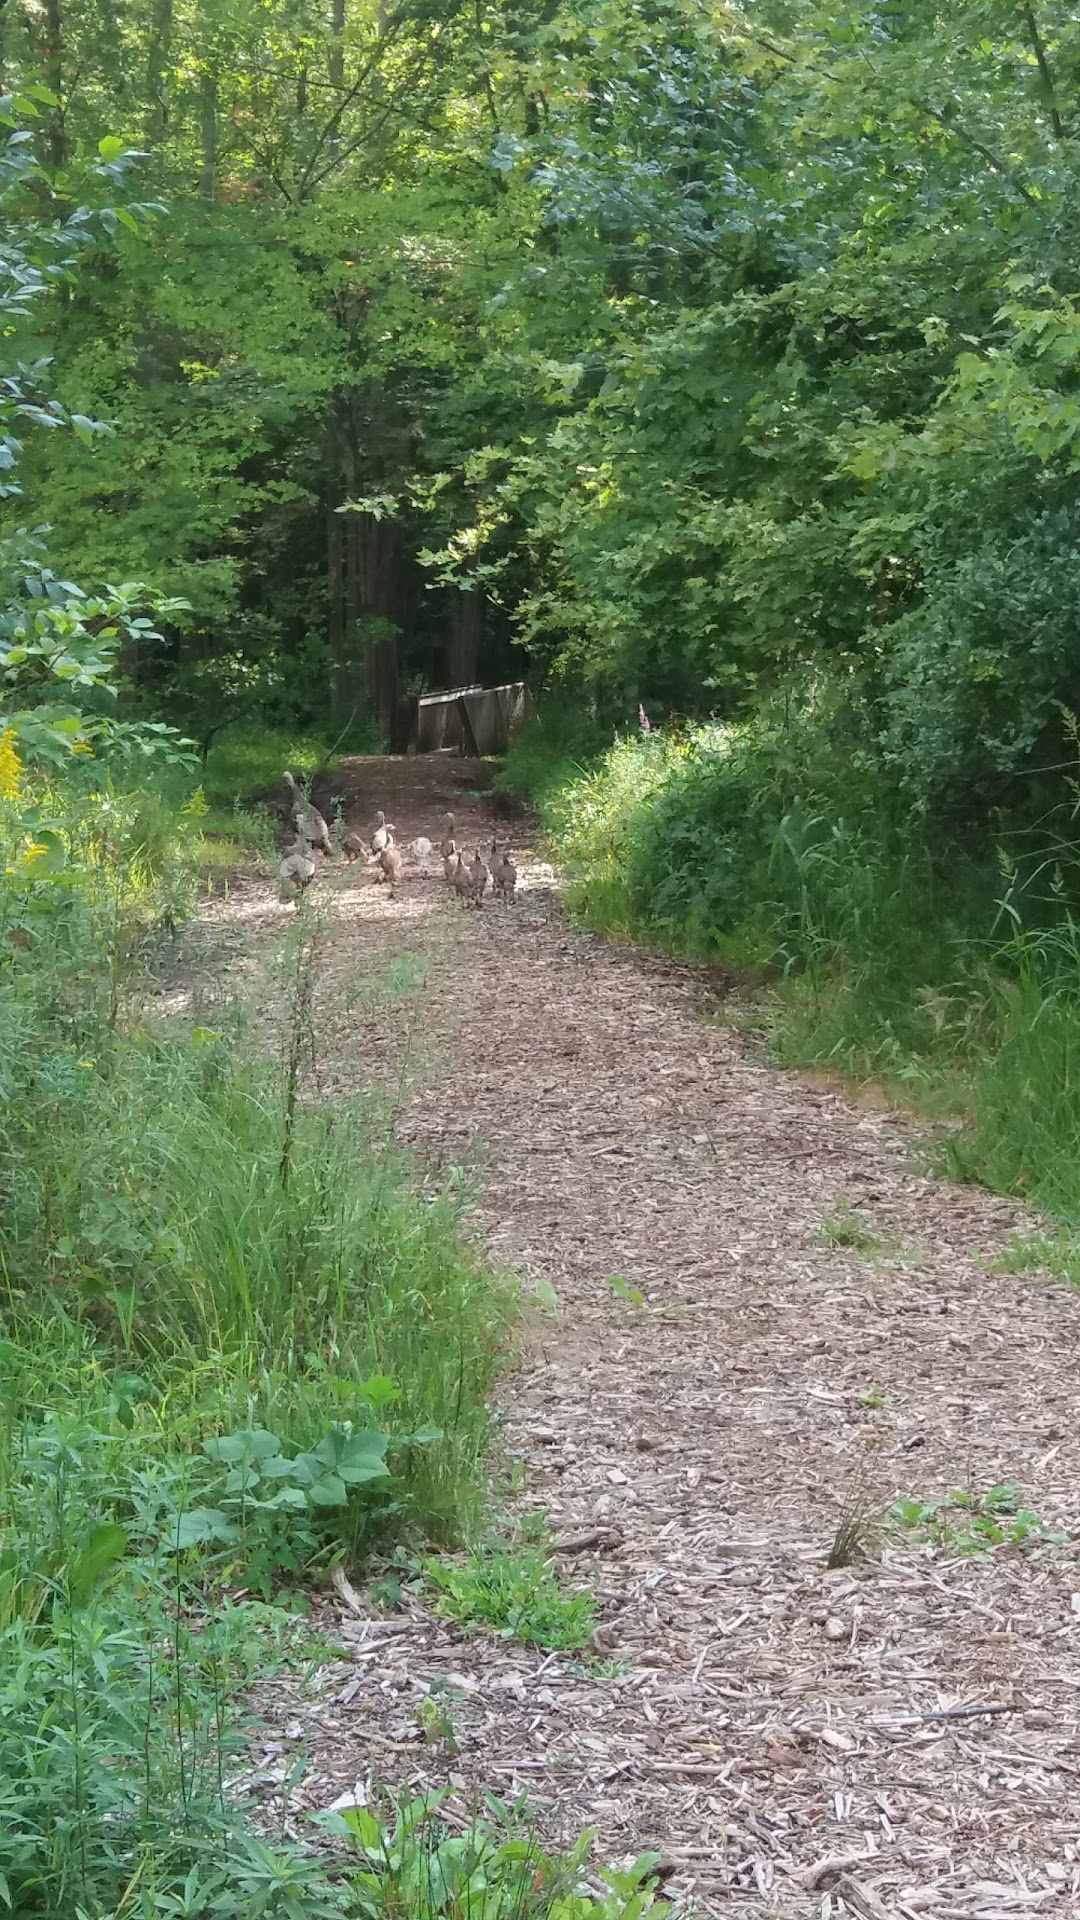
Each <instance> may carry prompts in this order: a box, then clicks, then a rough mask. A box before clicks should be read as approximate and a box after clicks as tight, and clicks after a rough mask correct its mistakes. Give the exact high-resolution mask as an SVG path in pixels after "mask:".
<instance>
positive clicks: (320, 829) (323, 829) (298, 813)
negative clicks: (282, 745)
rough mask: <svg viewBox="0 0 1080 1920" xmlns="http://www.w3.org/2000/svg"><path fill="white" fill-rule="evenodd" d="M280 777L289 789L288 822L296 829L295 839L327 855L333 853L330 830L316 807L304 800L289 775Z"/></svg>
mask: <svg viewBox="0 0 1080 1920" xmlns="http://www.w3.org/2000/svg"><path fill="white" fill-rule="evenodd" d="M281 777H282V779H283V780H284V782H285V785H286V786H287V787H288V789H289V800H288V808H289V820H290V822H291V824H292V825H293V826H294V827H295V828H296V837H297V839H298V840H303V841H306V842H307V844H308V846H310V847H319V848H320V849H321V851H322V852H323V853H325V854H328V855H329V854H330V853H331V852H332V851H333V848H332V846H331V842H330V829H329V827H328V826H327V824H326V821H325V820H324V819H323V817H322V814H321V813H320V812H319V809H318V807H313V806H312V805H311V804H310V802H309V801H307V800H305V799H304V796H303V794H302V793H301V791H300V788H299V787H298V786H297V784H296V781H295V780H294V779H293V776H292V774H291V773H285V774H282V776H281Z"/></svg>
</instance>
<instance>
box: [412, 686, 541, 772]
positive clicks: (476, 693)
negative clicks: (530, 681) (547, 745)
mask: <svg viewBox="0 0 1080 1920" xmlns="http://www.w3.org/2000/svg"><path fill="white" fill-rule="evenodd" d="M529 706H530V700H529V690H528V688H527V687H526V685H525V682H524V680H512V681H510V682H508V684H507V685H506V686H503V687H454V688H452V689H451V690H450V691H449V692H447V693H422V694H421V695H420V698H419V699H418V700H417V702H416V715H415V719H414V722H413V738H414V740H415V742H416V751H417V753H461V754H465V755H467V756H468V757H470V758H472V759H483V758H485V757H486V756H487V755H488V754H500V753H505V752H506V751H507V748H508V747H509V745H510V742H511V740H512V739H513V737H514V735H515V733H516V732H517V730H518V728H519V727H520V725H521V723H522V721H523V720H524V718H525V716H526V714H527V713H528V711H529Z"/></svg>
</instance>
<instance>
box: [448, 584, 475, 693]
mask: <svg viewBox="0 0 1080 1920" xmlns="http://www.w3.org/2000/svg"><path fill="white" fill-rule="evenodd" d="M447 627H448V632H447V638H446V684H447V686H448V687H471V686H472V685H473V684H474V682H475V680H476V677H477V674H478V673H479V671H480V647H481V643H482V641H483V637H484V596H483V594H482V593H475V592H472V593H470V592H464V591H463V590H462V589H461V588H459V587H449V588H447Z"/></svg>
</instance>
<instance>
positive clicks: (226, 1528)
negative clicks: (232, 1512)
mask: <svg viewBox="0 0 1080 1920" xmlns="http://www.w3.org/2000/svg"><path fill="white" fill-rule="evenodd" d="M238 1533H239V1529H238V1528H237V1527H236V1526H234V1524H233V1522H232V1521H231V1520H230V1519H229V1516H228V1514H226V1513H222V1511H221V1509H220V1507H188V1508H187V1509H186V1511H185V1512H184V1513H181V1514H178V1515H177V1519H176V1524H175V1526H173V1525H172V1524H170V1526H169V1528H168V1531H167V1533H166V1536H165V1545H166V1546H167V1547H168V1549H169V1551H170V1552H183V1550H184V1548H185V1547H201V1546H203V1545H205V1543H206V1542H207V1541H210V1540H220V1541H226V1540H235V1539H236V1538H237V1536H238Z"/></svg>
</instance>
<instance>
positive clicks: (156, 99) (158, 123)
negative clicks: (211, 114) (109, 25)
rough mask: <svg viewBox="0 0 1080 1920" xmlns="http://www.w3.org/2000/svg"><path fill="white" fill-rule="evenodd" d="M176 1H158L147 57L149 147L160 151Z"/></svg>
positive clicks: (151, 19)
mask: <svg viewBox="0 0 1080 1920" xmlns="http://www.w3.org/2000/svg"><path fill="white" fill-rule="evenodd" d="M172 31H173V0H154V5H153V10H152V12H151V15H150V48H149V52H148V53H147V56H146V99H147V110H146V144H147V146H148V147H159V146H160V145H161V142H162V140H163V139H164V137H165V127H166V124H167V121H168V117H169V116H168V106H167V103H166V90H165V76H166V74H167V73H168V71H169V64H170V61H171V59H172Z"/></svg>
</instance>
